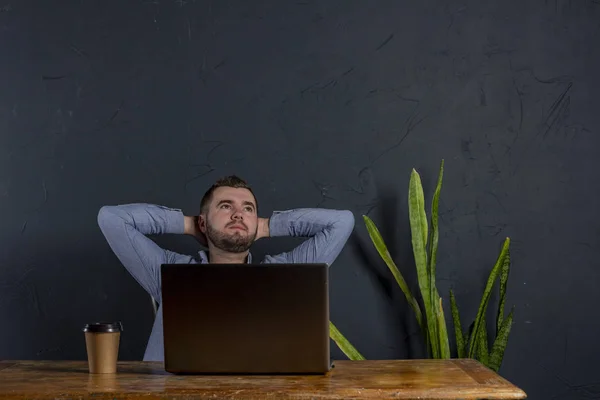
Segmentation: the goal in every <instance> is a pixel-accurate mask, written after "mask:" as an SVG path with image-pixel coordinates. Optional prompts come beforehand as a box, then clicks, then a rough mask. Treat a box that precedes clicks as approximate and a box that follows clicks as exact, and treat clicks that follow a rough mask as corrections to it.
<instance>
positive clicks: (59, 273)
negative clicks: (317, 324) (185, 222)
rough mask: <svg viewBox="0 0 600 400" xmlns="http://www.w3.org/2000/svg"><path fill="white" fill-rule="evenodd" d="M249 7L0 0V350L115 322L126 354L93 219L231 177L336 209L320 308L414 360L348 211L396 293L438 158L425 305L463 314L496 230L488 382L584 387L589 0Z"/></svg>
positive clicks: (131, 330)
mask: <svg viewBox="0 0 600 400" xmlns="http://www.w3.org/2000/svg"><path fill="white" fill-rule="evenodd" d="M59 3H60V5H59ZM252 3H257V2H249V1H214V2H209V1H200V0H197V1H194V0H188V1H164V0H155V1H142V0H136V1H129V2H123V1H102V2H100V1H86V2H83V1H63V2H47V1H33V0H31V1H25V0H23V1H13V2H11V1H9V0H3V1H2V2H0V54H1V60H2V61H1V62H0V141H1V142H0V162H1V168H0V204H1V207H0V213H1V224H0V239H1V243H2V244H1V245H0V268H1V269H0V326H2V328H1V329H0V358H4V359H7V358H8V359H14V358H20V359H83V358H84V357H85V348H84V343H83V336H82V333H81V327H82V326H83V324H84V323H86V322H88V321H90V320H97V319H121V320H122V321H123V322H124V325H125V327H126V334H125V336H124V337H123V342H122V353H121V356H122V358H123V359H140V358H141V357H142V354H143V350H144V347H145V344H146V340H147V337H148V334H149V331H150V327H151V323H152V318H153V315H152V308H151V304H150V301H149V298H148V296H147V295H146V294H145V292H143V290H142V289H141V288H140V287H139V286H138V285H137V284H136V283H135V282H134V280H133V279H132V278H131V277H130V276H129V275H128V274H127V273H126V271H125V270H124V269H123V268H122V267H121V265H120V264H119V262H118V261H117V259H116V258H115V257H114V256H113V254H112V253H111V251H110V249H109V247H108V245H107V244H106V242H105V241H104V239H103V237H102V236H101V234H100V231H99V229H98V228H97V224H96V215H97V211H98V209H99V208H100V207H101V206H102V205H104V204H116V203H126V202H138V201H144V202H152V203H159V204H164V205H168V206H172V207H181V208H183V209H184V211H185V212H186V213H193V212H196V210H197V208H198V202H199V199H200V197H201V196H202V194H203V193H204V190H205V189H206V188H207V186H208V185H209V184H210V183H211V182H213V181H214V180H215V179H216V178H217V177H219V176H222V175H225V174H229V173H238V174H240V175H241V176H243V177H244V178H246V179H247V180H249V181H250V182H251V183H252V184H253V185H254V187H255V188H256V191H257V193H258V196H259V200H260V202H261V205H262V210H263V212H264V214H265V215H268V213H269V212H270V211H272V210H274V209H285V208H293V207H314V206H322V207H330V208H347V209H350V210H352V211H353V212H354V213H355V216H356V221H357V225H356V229H355V235H353V237H352V238H351V239H350V241H349V243H348V246H347V247H346V248H345V250H344V251H343V253H342V254H341V256H340V257H339V259H338V261H337V262H336V263H335V264H334V266H333V268H332V280H333V282H332V288H331V290H332V298H331V309H332V311H331V312H332V319H333V320H334V322H335V323H336V324H337V325H338V326H339V328H340V329H341V330H342V331H343V332H344V333H345V334H346V335H347V336H348V338H349V339H350V340H351V341H352V342H353V343H354V344H355V345H356V346H357V347H358V348H359V350H361V351H362V352H363V353H364V354H365V356H366V357H367V358H371V359H373V358H408V357H412V358H415V357H421V356H423V353H422V351H421V346H420V339H419V336H418V334H416V329H415V328H416V324H415V322H414V316H413V314H412V312H411V311H410V310H409V309H407V307H406V303H405V300H404V297H403V295H402V293H401V291H400V290H399V288H398V287H397V285H396V284H395V282H394V280H393V278H392V276H391V274H390V273H389V271H388V270H387V269H386V267H385V265H384V264H383V263H382V262H381V261H380V259H379V258H378V256H377V254H376V253H375V252H374V250H373V246H372V245H371V243H370V241H369V238H368V235H367V233H366V229H365V227H364V224H363V222H362V218H361V216H362V215H363V214H366V213H369V215H370V216H371V217H372V218H374V220H375V222H376V223H377V224H378V226H379V228H380V229H381V231H382V232H383V234H384V237H385V239H386V241H388V243H389V244H390V246H391V248H392V253H393V256H394V258H395V259H396V260H397V262H398V264H399V265H400V266H401V270H402V271H403V272H404V273H405V274H406V276H407V279H408V280H409V281H410V282H411V284H412V285H413V288H414V289H416V285H415V280H414V272H413V271H414V267H413V264H412V254H411V248H410V236H409V225H408V219H407V215H408V210H407V204H406V197H407V187H408V179H409V174H410V171H411V168H413V167H414V168H417V169H418V170H419V172H420V173H421V174H422V178H423V181H424V185H425V190H426V198H427V207H428V208H429V200H430V199H431V195H432V191H433V185H434V183H435V179H436V178H437V170H438V167H439V162H440V160H441V159H442V158H444V159H445V160H446V174H445V180H444V187H443V191H442V200H441V205H440V212H441V221H440V229H441V235H440V248H439V255H438V261H439V263H438V269H437V273H438V281H439V289H440V292H441V294H442V295H443V298H444V301H445V303H446V304H448V303H447V302H448V290H449V289H450V288H454V289H455V291H456V294H457V299H458V302H459V305H460V307H461V311H462V315H463V318H465V319H469V320H470V319H472V318H473V317H474V315H475V313H476V309H477V305H478V302H479V299H480V296H481V292H482V290H483V287H484V282H485V279H486V278H487V275H488V273H489V270H490V268H491V267H492V265H493V263H494V261H495V259H496V257H497V254H498V251H499V249H500V246H501V244H502V241H503V239H504V237H506V236H510V237H511V238H512V243H513V245H512V249H513V251H512V258H513V269H512V273H511V276H510V280H509V289H508V300H507V307H510V306H512V305H515V306H516V314H515V322H514V326H513V332H512V335H511V338H510V341H509V345H508V349H507V352H506V358H505V362H504V365H503V367H502V369H501V373H502V375H503V376H505V377H506V378H508V379H509V380H511V381H512V382H514V383H516V384H518V385H519V386H521V387H522V388H524V389H525V390H526V391H527V392H528V394H529V395H530V398H532V399H548V398H560V399H587V398H595V397H597V396H600V387H599V386H598V385H599V384H598V380H597V379H598V373H599V368H598V366H597V365H598V364H597V355H598V354H599V352H600V345H599V344H598V343H599V342H598V340H597V337H598V334H599V333H600V329H599V324H598V318H597V315H598V312H597V305H598V303H599V301H600V295H599V294H597V293H594V289H595V288H596V286H597V284H598V283H599V282H600V280H599V276H600V275H599V272H598V267H599V265H598V255H599V253H598V249H599V238H600V228H598V226H599V225H598V222H599V213H598V208H597V203H598V194H599V190H598V183H599V182H600V179H599V178H600V176H599V175H600V172H599V170H600V168H599V163H598V161H596V155H597V153H598V145H599V144H600V143H599V142H600V140H599V139H598V138H599V136H598V130H599V128H600V113H599V112H598V110H599V108H598V106H599V103H598V101H597V93H598V92H599V90H600V78H599V75H598V71H599V70H600V63H599V60H600V58H599V55H600V50H599V47H598V43H599V41H600V35H599V32H600V3H598V2H597V1H592V0H581V1H570V0H569V1H567V0H552V1H550V0H546V1H542V0H537V1H522V0H518V1H517V0H510V1H481V0H467V1H460V0H450V1H433V0H430V1H420V2H417V1H413V2H401V1H370V2H367V1H349V0H343V1H321V2H316V1H292V2H287V1H264V2H260V3H261V4H260V5H258V4H252ZM157 240H159V242H160V243H161V244H163V245H165V246H168V247H170V248H172V249H175V250H179V251H185V252H195V251H197V247H196V246H195V243H194V241H193V239H190V238H186V237H183V238H180V237H169V238H166V237H165V238H158V239H157ZM295 243H297V241H294V240H285V239H281V240H274V239H272V240H270V241H269V240H267V241H264V242H259V243H257V247H256V248H255V250H254V252H255V253H256V254H257V256H259V257H260V256H261V255H264V254H265V253H266V252H274V251H281V250H284V249H286V248H288V247H289V246H291V245H293V244H295ZM491 306H492V307H494V308H495V307H496V303H495V302H494V303H492V304H491ZM448 323H449V326H451V325H450V321H448ZM333 352H334V354H333V356H334V357H335V358H342V357H343V355H342V354H341V353H340V352H339V351H338V350H337V349H334V350H333ZM553 396H554V397H553Z"/></svg>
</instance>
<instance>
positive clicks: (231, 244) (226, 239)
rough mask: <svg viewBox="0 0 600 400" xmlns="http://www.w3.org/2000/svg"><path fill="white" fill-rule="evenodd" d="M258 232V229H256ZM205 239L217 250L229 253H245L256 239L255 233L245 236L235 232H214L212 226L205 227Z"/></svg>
mask: <svg viewBox="0 0 600 400" xmlns="http://www.w3.org/2000/svg"><path fill="white" fill-rule="evenodd" d="M256 229H257V230H258V227H257V228H256ZM206 237H207V238H208V240H210V241H211V242H212V244H213V245H214V246H215V247H216V248H218V249H219V250H223V251H226V252H229V253H243V252H245V251H247V250H248V249H249V248H250V246H251V245H252V243H254V239H255V238H256V231H255V232H254V233H253V234H248V235H246V236H244V235H242V234H240V233H239V232H235V233H232V234H227V233H225V232H221V231H218V230H216V229H215V228H214V227H213V226H212V225H210V224H207V225H206Z"/></svg>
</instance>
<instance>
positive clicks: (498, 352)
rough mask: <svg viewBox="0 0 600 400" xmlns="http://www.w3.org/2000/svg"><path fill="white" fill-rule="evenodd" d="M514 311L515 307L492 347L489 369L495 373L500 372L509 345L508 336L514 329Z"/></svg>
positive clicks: (504, 322)
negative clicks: (512, 328)
mask: <svg viewBox="0 0 600 400" xmlns="http://www.w3.org/2000/svg"><path fill="white" fill-rule="evenodd" d="M514 311H515V308H514V307H513V308H512V310H511V311H510V313H509V314H508V317H507V318H506V319H505V320H504V321H503V322H502V326H501V327H500V330H499V331H498V335H497V336H496V340H495V341H494V344H493V346H492V351H491V352H490V365H489V367H490V368H491V369H492V370H494V371H495V372H498V370H499V369H500V365H502V359H503V358H504V351H505V350H506V345H507V344H508V335H509V334H510V329H511V327H512V322H513V313H514Z"/></svg>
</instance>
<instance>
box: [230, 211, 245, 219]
mask: <svg viewBox="0 0 600 400" xmlns="http://www.w3.org/2000/svg"><path fill="white" fill-rule="evenodd" d="M231 218H233V219H243V217H242V212H241V211H240V210H238V209H235V211H233V214H232V215H231Z"/></svg>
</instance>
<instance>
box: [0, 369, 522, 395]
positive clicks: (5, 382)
mask: <svg viewBox="0 0 600 400" xmlns="http://www.w3.org/2000/svg"><path fill="white" fill-rule="evenodd" d="M334 366H335V367H334V368H333V369H332V371H331V372H330V373H328V374H326V375H291V376H290V375H216V376H215V375H173V374H170V373H168V372H165V370H164V368H163V364H162V363H158V362H119V364H118V370H117V373H116V374H109V375H92V374H89V372H88V367H87V362H85V361H4V362H3V361H0V399H56V398H61V399H84V398H94V399H104V398H106V399H111V400H114V399H137V398H141V397H143V398H148V399H192V398H206V399H279V398H283V399H359V398H360V399H386V398H390V399H392V398H393V399H524V398H526V394H525V393H524V392H523V391H522V390H521V389H519V388H518V387H516V386H515V385H513V384H511V383H510V382H508V381H507V380H506V379H504V378H502V377H501V376H499V375H498V374H496V373H494V372H493V371H492V370H490V369H488V368H486V367H485V366H483V365H482V364H480V363H479V362H477V361H475V360H469V359H453V360H364V361H347V360H342V361H335V362H334Z"/></svg>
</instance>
